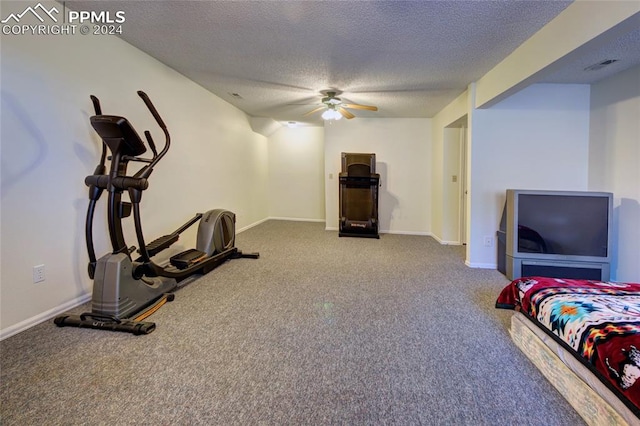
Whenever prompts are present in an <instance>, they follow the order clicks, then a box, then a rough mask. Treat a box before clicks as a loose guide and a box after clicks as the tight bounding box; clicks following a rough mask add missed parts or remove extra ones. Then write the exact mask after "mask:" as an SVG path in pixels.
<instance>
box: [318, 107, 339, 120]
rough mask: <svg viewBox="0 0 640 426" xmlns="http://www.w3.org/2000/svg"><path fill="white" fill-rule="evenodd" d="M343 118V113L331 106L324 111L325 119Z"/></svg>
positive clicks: (323, 116)
mask: <svg viewBox="0 0 640 426" xmlns="http://www.w3.org/2000/svg"><path fill="white" fill-rule="evenodd" d="M341 118H342V114H340V113H339V112H338V111H336V110H335V109H331V108H329V109H327V110H326V111H325V112H323V113H322V119H323V120H340V119H341Z"/></svg>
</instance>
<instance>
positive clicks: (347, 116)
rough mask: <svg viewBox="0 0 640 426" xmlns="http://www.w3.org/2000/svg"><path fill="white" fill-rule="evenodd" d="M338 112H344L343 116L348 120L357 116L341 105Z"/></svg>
mask: <svg viewBox="0 0 640 426" xmlns="http://www.w3.org/2000/svg"><path fill="white" fill-rule="evenodd" d="M338 112H339V113H340V114H342V116H343V117H344V118H346V119H347V120H351V119H352V118H353V117H355V115H353V114H351V113H350V112H349V111H347V110H346V109H344V108H342V107H339V108H338Z"/></svg>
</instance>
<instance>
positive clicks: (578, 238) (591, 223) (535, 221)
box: [517, 193, 609, 258]
mask: <svg viewBox="0 0 640 426" xmlns="http://www.w3.org/2000/svg"><path fill="white" fill-rule="evenodd" d="M517 212H518V213H517V215H518V217H517V227H518V228H517V229H518V247H517V251H518V252H519V253H545V254H552V255H553V254H556V255H569V256H593V257H604V258H606V257H607V256H608V253H607V243H608V231H609V230H608V226H609V198H608V197H606V196H582V195H557V194H556V195H551V194H527V193H521V194H519V195H518V209H517Z"/></svg>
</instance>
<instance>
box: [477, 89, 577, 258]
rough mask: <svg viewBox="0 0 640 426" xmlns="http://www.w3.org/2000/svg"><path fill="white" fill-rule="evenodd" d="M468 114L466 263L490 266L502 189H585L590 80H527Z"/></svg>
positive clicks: (494, 250)
mask: <svg viewBox="0 0 640 426" xmlns="http://www.w3.org/2000/svg"><path fill="white" fill-rule="evenodd" d="M470 117H471V119H470V132H469V133H470V140H469V145H470V152H469V153H468V155H469V161H470V170H469V172H470V177H469V182H470V186H469V193H470V198H469V203H470V215H469V217H470V222H471V223H470V235H469V248H468V252H467V264H468V265H470V266H474V267H487V268H495V267H496V264H497V260H496V259H497V254H496V248H495V235H496V230H497V229H498V225H499V222H500V215H501V213H502V208H503V205H504V201H505V190H506V189H508V188H518V189H550V190H587V180H588V179H587V176H588V163H589V160H588V155H589V86H588V85H554V84H538V85H533V86H530V87H528V88H526V89H524V90H522V91H521V92H518V93H516V94H514V95H512V96H511V97H509V98H507V99H505V100H503V101H502V102H499V103H497V104H496V105H494V106H492V107H490V108H487V109H474V110H473V111H472V114H471V115H470ZM485 236H490V237H492V238H493V239H494V244H493V246H492V247H486V246H484V244H483V238H484V237H485Z"/></svg>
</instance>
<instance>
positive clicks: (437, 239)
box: [431, 235, 462, 246]
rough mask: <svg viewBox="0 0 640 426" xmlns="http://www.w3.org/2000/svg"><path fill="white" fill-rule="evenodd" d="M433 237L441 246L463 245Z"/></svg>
mask: <svg viewBox="0 0 640 426" xmlns="http://www.w3.org/2000/svg"><path fill="white" fill-rule="evenodd" d="M431 236H432V237H433V239H434V240H436V241H437V242H438V243H439V244H441V245H443V246H460V245H462V243H460V241H447V240H443V239H442V238H440V237H438V236H437V235H431Z"/></svg>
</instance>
